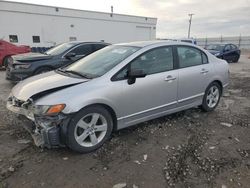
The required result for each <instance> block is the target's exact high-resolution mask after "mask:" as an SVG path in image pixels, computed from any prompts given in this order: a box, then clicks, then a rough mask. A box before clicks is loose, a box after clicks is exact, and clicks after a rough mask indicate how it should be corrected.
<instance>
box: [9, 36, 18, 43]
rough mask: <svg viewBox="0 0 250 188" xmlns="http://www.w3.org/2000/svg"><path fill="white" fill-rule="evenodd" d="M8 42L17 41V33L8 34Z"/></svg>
mask: <svg viewBox="0 0 250 188" xmlns="http://www.w3.org/2000/svg"><path fill="white" fill-rule="evenodd" d="M9 39H10V42H13V43H17V42H18V37H17V35H9Z"/></svg>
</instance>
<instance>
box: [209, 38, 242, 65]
mask: <svg viewBox="0 0 250 188" xmlns="http://www.w3.org/2000/svg"><path fill="white" fill-rule="evenodd" d="M206 49H207V50H208V51H209V52H210V53H211V54H213V55H215V56H216V57H218V58H221V59H224V60H226V61H227V62H228V63H231V62H234V63H237V62H238V61H239V59H240V49H239V48H238V47H237V46H236V45H234V44H228V43H227V44H223V43H220V44H210V45H208V46H207V47H206Z"/></svg>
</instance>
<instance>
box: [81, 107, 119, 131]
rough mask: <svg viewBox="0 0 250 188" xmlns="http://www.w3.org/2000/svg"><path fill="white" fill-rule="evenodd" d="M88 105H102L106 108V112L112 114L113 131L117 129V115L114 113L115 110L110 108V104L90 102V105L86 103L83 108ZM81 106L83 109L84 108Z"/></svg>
mask: <svg viewBox="0 0 250 188" xmlns="http://www.w3.org/2000/svg"><path fill="white" fill-rule="evenodd" d="M90 106H102V107H104V108H105V109H106V110H108V112H109V113H110V114H111V116H112V119H113V123H114V125H113V131H116V130H117V116H116V113H115V111H114V110H113V108H111V107H110V106H108V105H106V104H102V103H96V104H91V105H88V106H85V107H84V108H87V107H90ZM84 108H83V109H84Z"/></svg>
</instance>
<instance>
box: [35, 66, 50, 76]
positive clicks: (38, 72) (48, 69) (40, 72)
mask: <svg viewBox="0 0 250 188" xmlns="http://www.w3.org/2000/svg"><path fill="white" fill-rule="evenodd" d="M51 70H52V69H51V68H50V67H41V68H38V69H37V70H36V71H35V73H34V75H38V74H43V73H45V72H49V71H51Z"/></svg>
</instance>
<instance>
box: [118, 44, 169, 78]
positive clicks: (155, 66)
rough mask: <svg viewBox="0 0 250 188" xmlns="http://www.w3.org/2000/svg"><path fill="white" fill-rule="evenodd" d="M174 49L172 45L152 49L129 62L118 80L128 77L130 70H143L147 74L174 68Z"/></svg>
mask: <svg viewBox="0 0 250 188" xmlns="http://www.w3.org/2000/svg"><path fill="white" fill-rule="evenodd" d="M173 68H174V60H173V50H172V47H161V48H156V49H154V50H150V51H148V52H146V53H144V54H142V55H140V56H138V57H137V58H136V59H134V60H133V61H132V62H131V63H130V64H128V65H127V66H126V67H125V68H124V69H122V70H121V71H120V72H119V73H118V74H117V75H116V76H115V79H116V80H122V79H126V78H127V73H128V70H129V69H130V70H138V69H139V70H142V71H143V72H144V73H146V74H147V75H150V74H155V73H160V72H165V71H169V70H173Z"/></svg>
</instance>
